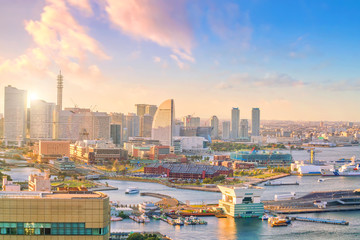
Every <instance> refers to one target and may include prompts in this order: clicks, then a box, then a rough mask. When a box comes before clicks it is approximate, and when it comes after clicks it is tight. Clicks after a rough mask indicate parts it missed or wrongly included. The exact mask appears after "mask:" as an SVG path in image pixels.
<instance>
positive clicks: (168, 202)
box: [140, 192, 181, 207]
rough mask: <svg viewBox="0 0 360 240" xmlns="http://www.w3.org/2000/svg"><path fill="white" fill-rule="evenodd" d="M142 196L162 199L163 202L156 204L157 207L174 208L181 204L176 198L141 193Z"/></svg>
mask: <svg viewBox="0 0 360 240" xmlns="http://www.w3.org/2000/svg"><path fill="white" fill-rule="evenodd" d="M140 196H149V197H155V198H160V199H161V200H160V201H159V202H157V203H156V205H158V206H159V207H174V206H178V205H179V204H181V202H179V200H177V199H176V198H173V197H171V196H169V195H165V194H160V193H152V192H142V193H140Z"/></svg>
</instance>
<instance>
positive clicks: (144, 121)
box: [140, 114, 153, 137]
mask: <svg viewBox="0 0 360 240" xmlns="http://www.w3.org/2000/svg"><path fill="white" fill-rule="evenodd" d="M152 122H153V117H152V116H150V115H149V114H145V115H144V116H141V117H140V137H151V128H152Z"/></svg>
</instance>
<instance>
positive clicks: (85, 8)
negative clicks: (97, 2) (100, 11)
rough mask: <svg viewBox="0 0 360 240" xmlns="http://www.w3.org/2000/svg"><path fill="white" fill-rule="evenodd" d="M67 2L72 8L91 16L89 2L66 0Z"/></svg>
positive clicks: (86, 0) (87, 0)
mask: <svg viewBox="0 0 360 240" xmlns="http://www.w3.org/2000/svg"><path fill="white" fill-rule="evenodd" d="M67 2H68V3H69V4H70V5H72V6H73V7H76V8H78V9H80V11H82V12H84V13H85V14H86V15H88V16H90V15H92V14H93V11H92V8H91V5H90V2H89V0H67Z"/></svg>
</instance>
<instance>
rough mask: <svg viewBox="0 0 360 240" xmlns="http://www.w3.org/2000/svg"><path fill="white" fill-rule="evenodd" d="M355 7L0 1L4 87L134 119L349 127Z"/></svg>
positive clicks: (357, 26) (152, 0)
mask: <svg viewBox="0 0 360 240" xmlns="http://www.w3.org/2000/svg"><path fill="white" fill-rule="evenodd" d="M359 10H360V1H357V0H348V1H346V2H343V1H340V0H333V1H322V0H317V1H312V0H292V1H288V0H246V1H245V0H244V1H238V0H234V1H230V0H218V1H217V0H211V1H210V0H208V1H207V0H203V1H191V0H172V1H169V0H126V1H118V0H64V1H61V0H32V1H28V0H7V1H3V2H2V4H1V7H0V31H1V32H2V34H1V38H0V99H1V100H0V101H1V102H0V103H1V104H0V112H3V99H4V87H5V86H7V85H12V86H14V87H17V88H19V89H24V90H27V91H28V94H29V98H31V99H35V98H39V99H43V100H45V101H48V102H56V76H57V74H58V73H59V71H60V70H61V72H62V74H63V76H64V92H63V98H64V100H63V106H65V107H73V106H75V105H77V106H79V107H90V108H91V109H93V110H98V111H106V112H122V113H128V112H135V106H134V105H135V104H139V103H148V104H155V105H160V103H161V102H163V101H164V100H166V99H169V98H173V99H174V100H175V109H176V117H177V118H181V117H182V116H185V115H188V114H193V115H194V116H199V117H201V118H204V119H206V118H210V117H211V116H212V115H217V116H218V117H219V118H220V119H230V114H231V108H232V107H239V109H240V118H251V109H252V108H253V107H259V108H260V110H261V118H262V119H267V120H309V121H320V120H328V121H360V111H358V109H357V106H358V105H357V104H358V102H359V101H360V95H359V91H360V47H359V44H360V15H359V14H358V12H359Z"/></svg>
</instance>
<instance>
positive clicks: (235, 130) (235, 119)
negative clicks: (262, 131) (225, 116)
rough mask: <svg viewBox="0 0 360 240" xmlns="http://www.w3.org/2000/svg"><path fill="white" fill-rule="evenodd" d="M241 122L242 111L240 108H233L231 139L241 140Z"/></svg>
mask: <svg viewBox="0 0 360 240" xmlns="http://www.w3.org/2000/svg"><path fill="white" fill-rule="evenodd" d="M239 121H240V110H239V108H233V109H232V110H231V139H233V140H236V139H238V138H239Z"/></svg>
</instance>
